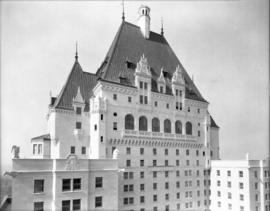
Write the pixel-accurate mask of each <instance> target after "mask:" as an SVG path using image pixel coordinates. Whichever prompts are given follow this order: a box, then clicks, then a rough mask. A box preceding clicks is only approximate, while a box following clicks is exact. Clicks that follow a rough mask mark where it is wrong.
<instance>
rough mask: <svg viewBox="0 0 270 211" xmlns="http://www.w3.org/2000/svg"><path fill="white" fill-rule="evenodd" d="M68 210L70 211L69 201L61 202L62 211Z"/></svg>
mask: <svg viewBox="0 0 270 211" xmlns="http://www.w3.org/2000/svg"><path fill="white" fill-rule="evenodd" d="M69 210H70V200H63V201H62V211H69Z"/></svg>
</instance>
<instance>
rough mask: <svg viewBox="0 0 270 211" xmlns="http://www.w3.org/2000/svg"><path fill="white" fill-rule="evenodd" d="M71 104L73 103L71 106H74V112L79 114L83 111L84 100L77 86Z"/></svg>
mask: <svg viewBox="0 0 270 211" xmlns="http://www.w3.org/2000/svg"><path fill="white" fill-rule="evenodd" d="M72 105H73V108H74V110H75V112H76V114H77V115H81V114H82V112H83V111H84V107H85V101H84V99H83V97H82V94H81V90H80V87H78V90H77V94H76V96H75V98H73V100H72Z"/></svg>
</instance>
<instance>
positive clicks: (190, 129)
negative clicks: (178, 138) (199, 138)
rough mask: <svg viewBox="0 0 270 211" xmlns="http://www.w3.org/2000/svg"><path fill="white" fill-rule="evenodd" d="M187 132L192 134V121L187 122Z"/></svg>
mask: <svg viewBox="0 0 270 211" xmlns="http://www.w3.org/2000/svg"><path fill="white" fill-rule="evenodd" d="M186 134H187V135H192V124H191V122H187V123H186Z"/></svg>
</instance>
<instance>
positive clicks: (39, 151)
mask: <svg viewBox="0 0 270 211" xmlns="http://www.w3.org/2000/svg"><path fill="white" fill-rule="evenodd" d="M38 154H39V155H40V154H42V144H38Z"/></svg>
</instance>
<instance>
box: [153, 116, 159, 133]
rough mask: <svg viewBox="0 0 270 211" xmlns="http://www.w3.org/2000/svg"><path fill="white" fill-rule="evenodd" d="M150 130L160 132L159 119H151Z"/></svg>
mask: <svg viewBox="0 0 270 211" xmlns="http://www.w3.org/2000/svg"><path fill="white" fill-rule="evenodd" d="M152 131H153V132H160V124H159V119H158V118H156V117H155V118H153V119H152Z"/></svg>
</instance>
